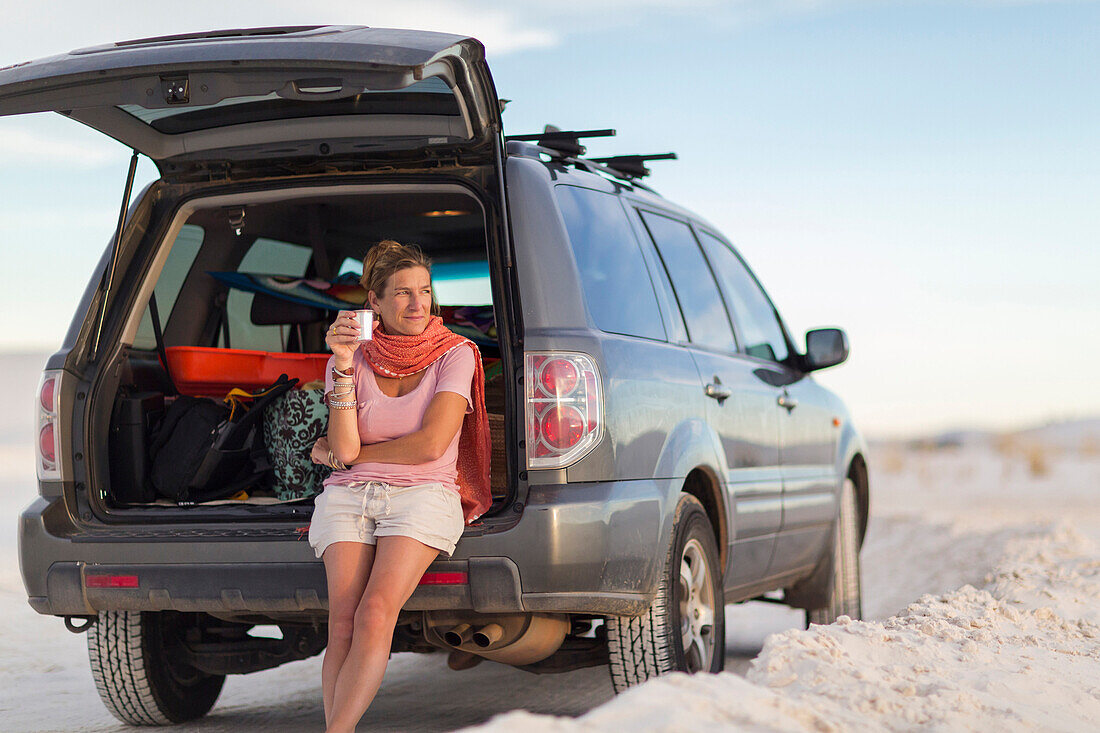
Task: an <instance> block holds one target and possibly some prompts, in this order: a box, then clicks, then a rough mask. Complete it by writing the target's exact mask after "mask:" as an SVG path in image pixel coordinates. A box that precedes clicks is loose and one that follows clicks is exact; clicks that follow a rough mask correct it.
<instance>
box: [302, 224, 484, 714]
mask: <svg viewBox="0 0 1100 733" xmlns="http://www.w3.org/2000/svg"><path fill="white" fill-rule="evenodd" d="M361 282H362V284H363V287H364V288H365V289H366V290H367V298H368V303H369V304H370V307H371V310H373V311H374V313H375V314H376V316H377V318H376V319H375V326H374V332H373V338H372V339H371V340H369V341H362V342H361V341H358V340H357V337H358V335H359V327H358V325H357V324H356V319H355V315H354V313H353V312H350V311H341V312H340V314H339V316H338V317H337V318H336V320H335V322H333V324H332V326H331V327H330V328H329V331H328V335H327V337H326V342H327V343H328V345H329V348H331V349H332V354H333V356H332V358H331V359H330V360H329V366H328V370H327V376H326V386H325V399H326V401H327V402H328V405H329V423H328V436H327V438H322V439H321V440H320V441H318V443H317V445H315V446H314V448H313V460H314V461H316V462H318V463H326V464H328V465H330V466H332V467H333V468H335V469H336V470H334V471H333V473H332V475H331V476H330V477H329V478H328V479H326V480H325V489H324V491H323V492H322V493H321V495H320V496H318V497H317V499H316V500H315V504H316V506H315V509H314V512H313V521H312V523H311V524H310V528H309V543H310V545H311V546H312V547H313V548H314V551H315V552H316V553H317V555H318V557H321V558H322V559H323V561H324V565H325V574H326V576H327V579H328V599H329V624H328V647H327V648H326V650H325V658H324V663H323V665H322V668H321V670H322V671H321V682H322V689H323V694H324V702H325V721H326V724H327V726H328V728H327V729H328V731H330V732H335V731H352V730H354V729H355V724H356V723H357V722H358V721H359V718H360V717H362V715H363V713H364V712H365V711H366V709H367V708H368V707H369V706H370V703H371V700H373V699H374V696H375V694H376V693H377V691H378V687H379V685H380V684H381V682H382V675H383V673H384V672H385V669H386V662H387V660H388V658H389V652H390V644H391V641H392V637H393V630H394V626H395V625H396V622H397V614H398V612H399V611H400V610H401V607H402V606H403V605H404V604H405V601H406V600H408V598H409V596H410V595H411V594H412V592H413V590H414V589H415V588H416V586H417V583H418V582H419V581H420V578H421V576H422V575H423V574H424V571H425V570H427V568H428V566H429V565H430V564H431V562H432V561H433V560H434V559H435V558H436V556H437V555H438V554H439V553H440V552H442V553H444V554H446V555H447V556H449V555H450V553H451V552H452V551H453V550H454V547H455V543H456V542H457V541H458V539H459V537H460V536H461V535H462V529H463V527H464V525H465V523H467V522H471V521H473V520H474V519H476V518H477V517H478V516H480V515H481V513H482V512H484V511H485V509H487V508H488V506H489V503H490V497H489V429H488V418H487V417H486V414H485V400H484V385H485V375H484V371H483V369H482V366H481V356H480V354H479V353H478V350H477V347H476V346H475V345H474V344H473V342H471V341H469V340H468V339H465V338H462V337H461V336H457V335H455V334H453V333H451V332H450V331H448V330H447V328H446V327H445V326H444V325H443V321H442V319H440V318H439V316H438V315H435V314H434V313H435V311H437V309H438V307H437V306H436V305H435V301H434V298H433V296H432V285H431V263H430V261H429V260H428V259H427V258H426V257H425V256H424V254H423V253H422V252H421V251H420V250H419V249H418V248H416V247H409V246H404V245H401V244H398V243H397V242H393V241H389V240H387V241H384V242H381V243H379V244H378V245H376V246H375V247H373V248H371V250H370V252H369V253H368V254H367V256H366V258H365V259H364V260H363V278H362V280H361ZM460 456H461V460H460V459H459V457H460Z"/></svg>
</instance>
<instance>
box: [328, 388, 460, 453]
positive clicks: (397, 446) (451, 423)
mask: <svg viewBox="0 0 1100 733" xmlns="http://www.w3.org/2000/svg"><path fill="white" fill-rule="evenodd" d="M466 405H467V402H466V398H465V397H463V396H462V395H460V394H457V393H456V392H436V393H435V396H434V397H432V401H431V402H429V403H428V409H427V410H425V411H424V420H423V421H422V422H421V425H420V429H419V430H416V431H414V432H411V433H409V434H408V435H402V436H401V437H400V438H394V439H393V440H384V441H382V442H380V443H372V444H370V445H363V446H360V448H359V455H357V456H355V457H354V458H352V459H351V460H350V461H344V463H346V464H348V465H349V466H350V465H352V464H354V463H399V464H402V465H415V464H418V463H428V462H430V461H435V460H438V459H439V458H440V457H442V456H443V454H444V453H446V452H447V446H449V445H450V444H451V441H452V440H454V437H455V436H456V435H457V434H458V431H459V430H461V429H462V419H463V418H464V417H465V416H466ZM333 452H334V453H335V449H334V450H333Z"/></svg>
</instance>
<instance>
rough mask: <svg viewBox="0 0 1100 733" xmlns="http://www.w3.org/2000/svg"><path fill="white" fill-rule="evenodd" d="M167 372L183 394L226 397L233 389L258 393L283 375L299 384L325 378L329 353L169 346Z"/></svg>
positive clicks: (166, 350)
mask: <svg viewBox="0 0 1100 733" xmlns="http://www.w3.org/2000/svg"><path fill="white" fill-rule="evenodd" d="M165 352H166V353H167V355H168V369H169V371H170V372H171V374H172V379H173V380H175V382H176V387H178V388H179V391H180V393H181V394H186V395H208V396H213V397H224V396H225V394H226V393H227V392H228V391H229V390H231V389H233V388H234V387H240V388H241V389H244V390H249V391H252V390H256V389H259V388H261V387H266V386H268V385H269V384H271V383H272V382H274V381H275V380H276V379H278V378H279V375H280V374H286V375H287V376H288V377H297V378H298V383H299V384H305V383H306V382H310V381H312V380H314V379H324V376H325V364H327V363H328V360H329V356H330V355H329V354H288V353H281V352H272V351H249V350H247V349H215V348H210V347H206V346H169V347H167V348H166V349H165Z"/></svg>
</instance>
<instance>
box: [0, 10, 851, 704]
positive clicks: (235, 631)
mask: <svg viewBox="0 0 1100 733" xmlns="http://www.w3.org/2000/svg"><path fill="white" fill-rule="evenodd" d="M501 108H502V104H501V103H500V102H499V101H498V99H497V96H496V92H495V89H494V87H493V82H492V78H491V77H490V74H489V69H488V67H487V65H486V63H485V58H484V49H483V47H482V45H481V44H480V43H479V42H478V41H476V40H474V39H471V38H464V37H461V36H453V35H446V34H439V33H426V32H414V31H403V30H390V29H374V28H363V27H344V26H341V27H332V26H319V27H295V28H262V29H250V30H231V31H223V32H212V33H203V34H191V35H182V36H174V37H164V38H150V39H143V40H135V41H127V42H122V43H115V44H110V45H104V46H97V47H93V48H86V49H81V50H78V51H74V52H72V53H69V54H64V55H60V56H54V57H50V58H46V59H42V60H39V61H34V62H29V63H25V64H17V65H15V66H11V67H8V68H6V69H0V114H3V115H12V114H21V113H31V112H41V111H48V110H52V111H56V112H59V113H61V114H64V115H66V116H68V117H71V118H73V119H75V120H77V121H79V122H82V123H84V124H86V125H88V126H90V127H93V128H95V129H97V130H99V131H101V132H103V133H104V134H106V135H108V136H110V137H112V138H114V139H116V140H119V141H121V142H123V143H124V144H126V145H127V146H129V147H131V148H132V149H133V150H134V157H133V159H132V160H133V161H134V162H136V160H137V155H138V154H139V153H140V154H142V155H145V156H147V157H148V158H150V159H151V160H153V161H154V162H155V163H156V166H157V168H158V169H159V172H160V177H159V179H158V180H156V181H155V182H153V183H152V184H150V185H149V186H148V187H147V188H145V189H144V190H143V191H141V192H140V193H138V194H137V195H136V196H135V195H132V192H131V186H132V180H133V166H131V170H130V176H129V177H128V178H127V182H126V185H125V187H124V194H123V205H122V207H121V213H120V216H119V225H118V230H117V232H116V234H115V236H114V238H113V239H112V241H111V243H110V245H109V246H108V248H107V249H106V251H105V252H104V255H103V257H102V259H101V260H100V262H99V264H98V266H97V267H96V269H95V271H94V272H93V273H92V276H91V280H90V283H89V285H88V287H87V290H86V291H85V293H84V295H83V299H82V301H81V303H80V307H79V309H78V310H77V313H76V315H75V317H74V319H73V322H72V325H71V327H70V329H69V331H68V333H67V335H66V336H65V340H64V343H63V345H62V347H61V349H60V350H59V351H58V352H57V353H56V354H54V355H53V356H52V357H50V359H49V362H48V364H47V365H46V369H45V371H44V372H43V376H42V382H41V387H40V389H39V394H38V396H37V403H38V412H39V422H38V425H39V435H38V457H37V460H38V478H39V496H38V498H36V499H35V500H34V501H33V502H32V503H31V504H30V506H28V507H27V508H26V510H25V511H24V512H23V514H22V515H21V517H20V526H19V541H20V560H21V569H22V574H23V579H24V582H25V584H26V589H27V594H28V596H29V601H30V604H31V606H32V607H33V608H34V609H35V610H36V611H38V612H39V613H43V614H50V615H54V616H59V617H62V618H63V619H64V620H65V623H66V625H67V626H68V627H69V628H70V629H72V630H74V631H86V632H87V633H88V649H89V657H90V661H91V667H92V672H93V676H94V678H95V681H96V685H97V687H98V689H99V692H100V695H101V697H102V699H103V701H104V703H105V704H106V706H107V707H108V708H109V709H110V710H111V712H112V713H113V714H115V715H116V716H117V717H118V718H120V719H121V720H123V721H125V722H129V723H134V724H157V723H159V724H166V723H172V722H178V721H182V720H187V719H190V718H195V717H198V716H201V715H203V714H205V713H206V712H207V711H208V710H209V709H210V708H211V706H212V705H213V704H214V701H215V700H216V698H217V696H218V694H219V692H220V690H221V687H222V683H223V681H224V679H225V675H227V674H239V673H246V672H252V671H256V670H260V669H265V668H269V667H273V666H276V665H279V664H282V663H284V662H287V661H291V660H296V659H302V658H305V657H308V656H310V655H314V654H317V653H318V652H320V651H321V649H322V648H323V646H324V640H325V633H324V624H325V619H326V592H325V577H324V570H323V567H322V565H321V563H320V562H319V561H318V560H317V559H316V558H315V557H314V556H313V554H312V552H311V550H310V547H309V545H308V544H307V543H306V542H305V541H304V539H303V536H304V530H305V529H306V528H307V527H308V523H309V519H310V514H311V511H312V499H311V498H310V497H309V496H306V495H303V496H300V497H291V498H289V499H288V498H285V497H280V496H277V495H275V494H274V493H273V492H272V491H271V490H270V489H269V488H265V482H264V481H263V480H261V479H257V480H256V481H255V482H253V484H252V485H250V486H249V487H248V489H247V490H246V491H244V492H243V493H240V494H237V495H236V496H234V497H226V498H218V499H211V500H203V499H201V497H200V498H199V499H198V500H192V501H173V500H170V499H167V498H165V497H164V496H162V495H160V494H158V493H157V492H156V491H155V490H154V489H153V488H152V487H151V486H150V478H149V475H150V471H151V466H150V457H149V445H148V443H149V442H150V440H151V439H152V434H153V432H155V430H156V429H157V424H158V420H159V419H160V417H161V416H162V415H163V414H164V410H165V406H166V405H168V404H170V403H172V402H173V401H174V400H175V399H180V397H178V396H177V394H184V395H215V396H217V395H224V394H225V392H226V390H227V388H228V387H232V386H242V385H246V386H247V385H252V386H255V385H257V384H262V383H264V382H265V381H268V379H269V378H270V373H272V372H271V370H274V372H273V373H274V374H276V375H277V374H278V373H279V371H280V370H281V371H286V372H288V373H292V374H297V375H298V376H300V377H301V378H302V381H308V378H310V377H313V376H320V374H321V369H322V368H323V364H324V359H325V356H326V355H325V354H324V353H323V338H324V329H325V326H326V324H327V323H328V322H329V321H330V320H331V310H332V308H333V307H338V306H333V305H332V303H331V302H329V305H328V307H326V306H325V303H326V301H325V300H324V299H325V298H330V299H332V298H337V299H338V298H339V295H340V293H341V292H342V291H341V288H342V287H343V288H345V289H346V287H349V286H348V283H349V282H351V283H353V282H354V280H355V277H356V275H357V268H358V265H359V258H360V257H361V256H362V255H363V253H364V252H365V251H366V249H367V248H368V247H369V246H370V244H371V243H373V242H376V241H379V240H381V239H396V240H398V241H402V242H416V243H419V244H420V245H421V246H422V247H423V248H424V249H425V250H426V252H427V253H428V254H429V255H430V256H431V257H432V258H433V259H434V261H435V263H436V264H435V271H434V276H435V284H436V294H437V297H438V299H439V301H440V303H441V304H442V305H443V306H444V309H443V310H444V316H445V319H446V320H447V323H448V324H449V325H450V326H451V327H452V328H453V329H455V330H456V331H458V332H460V333H463V334H467V335H470V336H471V337H472V338H474V339H475V341H477V343H478V344H479V345H480V347H481V349H482V353H483V356H484V357H485V362H486V366H487V375H489V376H487V383H486V394H485V399H486V403H487V408H488V412H489V413H490V422H491V427H492V431H493V439H494V440H493V473H492V484H493V506H492V508H491V509H490V511H489V512H487V513H486V515H485V516H484V517H483V518H481V519H480V520H479V521H478V522H477V523H475V524H473V525H471V526H469V527H468V528H467V530H466V532H465V534H464V535H463V538H462V540H461V542H460V543H459V545H458V548H457V550H456V552H455V553H454V555H453V557H451V558H449V559H446V560H439V561H437V562H436V563H435V564H434V565H433V566H432V567H431V568H430V570H429V572H428V573H427V574H426V575H425V576H424V579H423V581H422V582H421V584H420V586H419V587H418V589H417V590H416V592H415V593H414V594H413V596H412V598H411V599H410V601H409V602H408V604H407V605H406V607H405V609H404V611H403V612H402V614H401V616H400V619H399V622H398V626H397V631H396V634H395V637H394V642H393V645H394V651H413V652H432V651H438V650H441V649H442V650H447V649H450V650H454V649H460V650H463V651H466V652H473V653H475V654H478V655H481V656H483V657H485V658H488V659H490V660H494V661H497V662H500V663H504V664H510V665H514V666H517V667H521V668H523V669H526V670H529V671H531V672H536V673H547V672H563V671H568V670H572V669H577V668H581V667H586V666H594V665H607V666H608V667H609V669H610V673H611V679H612V681H613V683H614V686H615V688H616V689H617V690H622V689H624V688H627V687H629V686H631V685H635V684H637V683H640V682H642V681H644V680H646V679H648V678H651V677H653V676H656V675H661V674H664V673H667V672H670V671H676V670H683V671H688V672H697V671H709V672H716V671H719V670H721V669H722V665H723V656H724V648H725V642H724V638H725V628H724V621H723V618H724V615H723V608H724V605H725V604H727V603H737V602H742V601H747V600H753V599H757V600H769V601H772V602H777V603H784V604H787V605H790V606H793V607H797V608H802V609H806V613H807V620H808V621H814V622H818V623H828V622H830V621H831V620H833V619H835V618H836V617H837V616H839V615H841V614H847V615H848V616H852V617H858V616H859V613H860V580H859V555H858V553H859V548H860V546H861V544H862V539H863V535H864V532H865V529H866V524H867V510H868V480H867V468H866V446H865V444H864V441H863V440H862V438H861V437H860V434H859V432H858V431H857V430H856V428H855V426H854V425H853V424H852V420H851V419H850V417H849V415H848V412H847V410H846V408H845V407H844V405H843V404H842V402H841V401H840V399H839V398H837V397H836V396H835V395H834V394H832V393H831V392H829V391H828V390H826V389H824V388H823V387H821V386H820V385H819V384H817V383H816V382H815V381H814V379H813V377H812V376H811V373H812V372H813V371H815V370H818V369H823V368H825V367H829V366H833V365H836V364H839V363H841V362H842V361H844V360H845V359H846V358H847V355H848V343H847V338H846V336H845V334H844V332H843V331H841V330H840V329H836V328H822V329H815V330H812V331H809V332H808V333H807V334H806V349H805V352H804V353H802V352H799V351H798V350H797V349H796V347H795V342H794V340H793V339H792V338H791V336H790V334H789V333H788V332H787V329H786V328H785V326H784V324H783V321H782V319H781V318H780V317H779V315H778V313H777V311H776V309H775V308H774V306H773V305H772V303H771V301H770V300H769V298H768V296H767V295H766V293H765V292H764V290H763V289H762V288H761V286H760V284H759V283H758V281H757V280H756V278H755V276H754V275H753V274H752V272H751V271H750V270H749V268H748V266H747V265H746V264H745V262H744V260H743V259H742V258H741V256H740V255H739V254H738V253H737V251H736V250H735V249H734V248H733V247H732V246H731V244H730V243H729V241H728V240H727V239H725V238H724V237H723V235H722V234H721V233H720V232H719V231H718V230H717V229H715V228H714V227H713V226H711V225H710V224H708V223H706V222H705V221H704V220H702V219H701V218H699V217H698V216H696V215H694V214H692V213H691V212H690V211H688V210H686V209H683V208H681V207H679V206H677V205H675V204H672V203H671V202H669V201H667V200H666V199H664V198H662V197H661V196H660V195H658V194H657V193H655V192H654V191H653V190H652V189H651V188H649V187H648V186H647V185H645V183H644V182H643V179H644V177H645V175H646V173H647V172H648V171H647V169H646V166H645V163H646V160H647V159H648V158H647V156H618V157H615V158H603V159H593V158H589V157H585V148H584V146H583V145H582V144H581V142H580V141H581V140H582V139H584V138H585V137H586V136H592V135H597V134H610V131H600V132H596V133H582V132H562V131H556V130H553V129H551V128H548V131H546V132H543V133H538V134H535V135H527V136H517V137H511V138H508V137H505V136H504V135H503V131H502V124H501ZM658 157H661V156H658ZM664 157H668V156H664ZM349 273H350V274H349ZM335 302H343V301H338V300H337V301H335ZM318 364H320V365H321V366H318ZM167 366H170V367H171V368H170V369H166V367H167ZM257 370H258V372H257ZM265 370H267V371H265ZM257 374H258V376H257ZM265 374H267V376H264V375H265ZM188 460H189V459H188V458H187V457H186V456H182V455H181V456H180V457H179V462H180V466H181V470H183V469H184V468H185V466H186V463H187V461H188ZM272 460H274V458H273V456H272ZM161 469H162V470H163V466H161ZM273 624H274V625H278V627H279V628H280V630H281V637H282V638H259V637H257V636H253V635H250V634H249V631H250V630H252V628H253V627H254V626H258V625H273ZM276 636H277V635H276Z"/></svg>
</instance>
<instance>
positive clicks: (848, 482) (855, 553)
mask: <svg viewBox="0 0 1100 733" xmlns="http://www.w3.org/2000/svg"><path fill="white" fill-rule="evenodd" d="M841 616H847V617H848V618H851V619H861V618H863V590H862V584H861V582H860V569H859V517H858V515H857V510H856V485H855V482H853V481H852V479H850V478H848V479H845V480H844V486H843V488H842V489H841V493H840V521H839V522H838V523H837V531H836V534H835V535H834V538H833V582H832V585H831V588H830V591H829V600H828V603H827V604H826V605H825V606H823V607H821V608H815V609H811V610H808V611H806V626H807V627H808V626H809V625H810V624H821V625H825V624H831V623H833V622H834V621H836V620H837V619H838V618H840V617H841Z"/></svg>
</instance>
